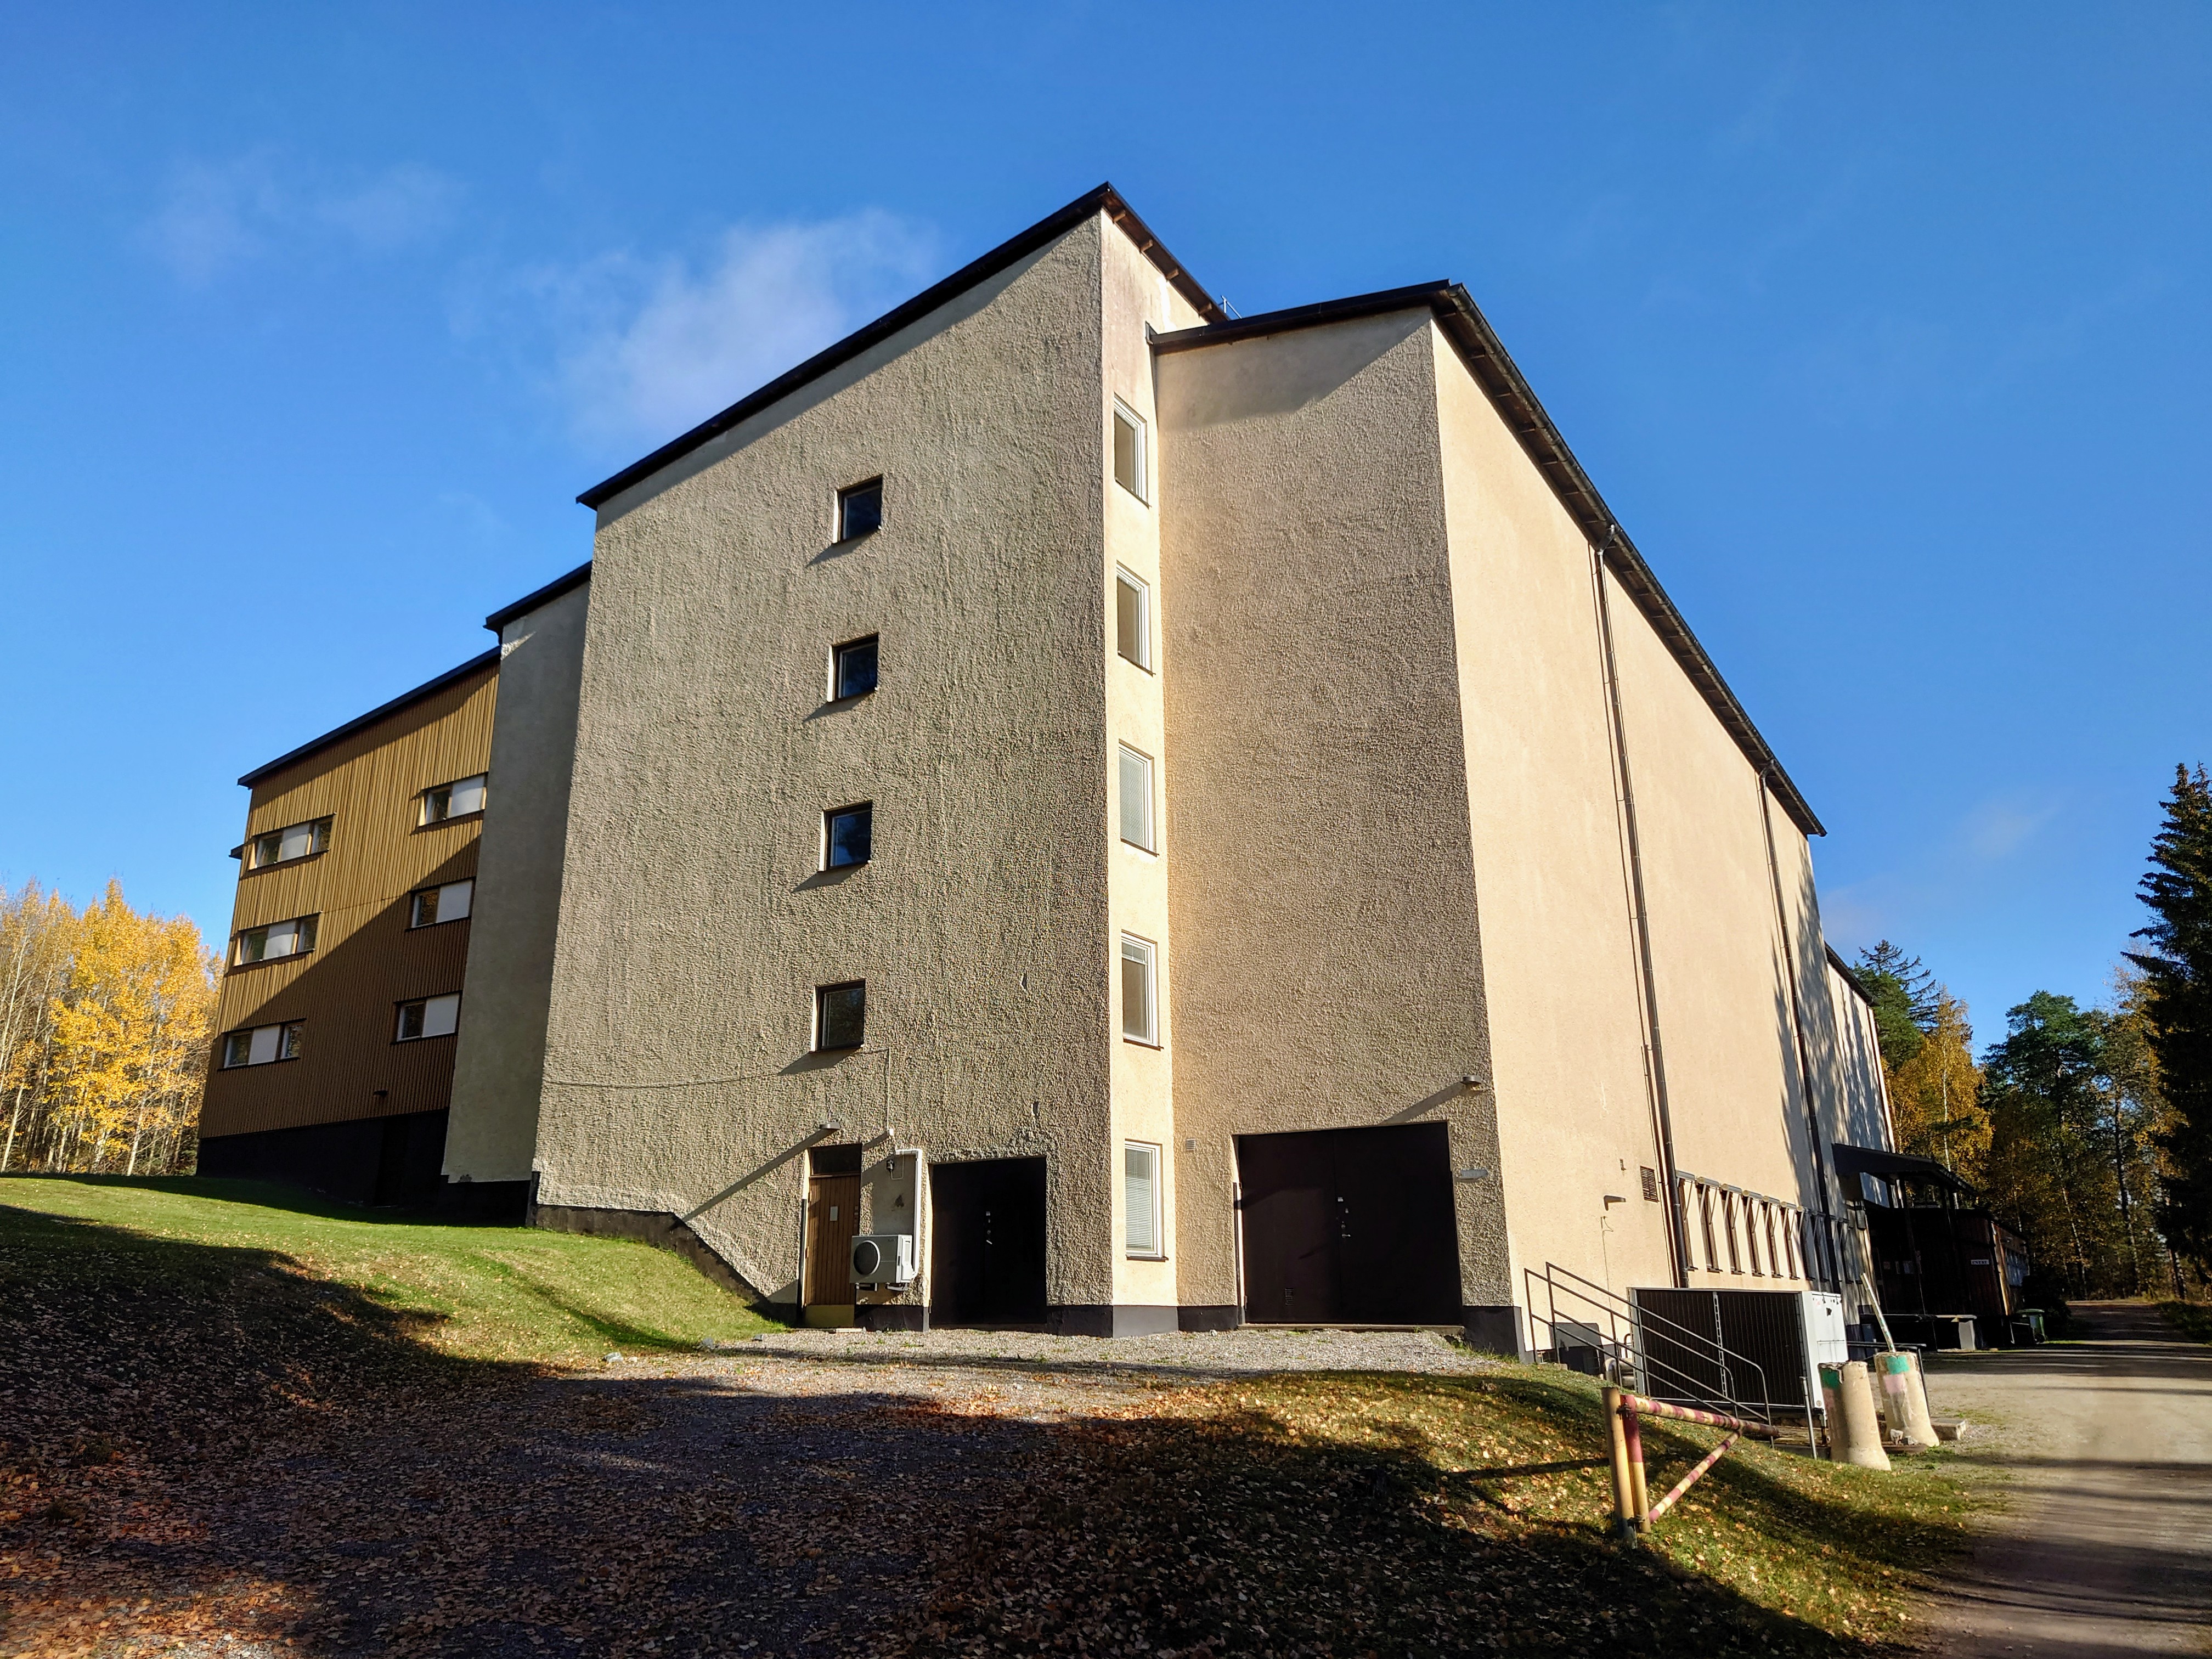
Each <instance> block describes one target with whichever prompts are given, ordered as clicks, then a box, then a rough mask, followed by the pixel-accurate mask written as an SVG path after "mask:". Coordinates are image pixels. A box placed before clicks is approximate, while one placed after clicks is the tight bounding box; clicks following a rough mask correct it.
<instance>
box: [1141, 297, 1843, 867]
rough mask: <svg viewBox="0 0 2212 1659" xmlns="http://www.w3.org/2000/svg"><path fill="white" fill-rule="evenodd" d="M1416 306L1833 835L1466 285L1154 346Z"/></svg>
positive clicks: (1739, 726) (1798, 809) (1744, 732)
mask: <svg viewBox="0 0 2212 1659" xmlns="http://www.w3.org/2000/svg"><path fill="white" fill-rule="evenodd" d="M1416 306H1423V307H1427V308H1428V309H1429V310H1430V311H1431V312H1432V313H1434V314H1435V316H1436V318H1437V324H1438V325H1439V326H1440V327H1442V328H1443V331H1444V337H1446V338H1447V339H1449V340H1450V341H1451V343H1452V346H1453V349H1455V350H1456V351H1457V352H1458V353H1459V356H1460V359H1461V361H1462V362H1464V363H1466V365H1467V367H1468V373H1470V374H1473V375H1474V378H1475V382H1476V384H1478V385H1479V386H1481V387H1482V389H1483V391H1484V392H1485V393H1486V394H1487V395H1488V397H1489V398H1490V400H1491V402H1492V404H1495V405H1496V406H1497V408H1498V412H1499V413H1500V414H1501V415H1503V416H1504V417H1505V421H1506V424H1507V425H1508V426H1510V427H1511V428H1513V434H1514V436H1515V437H1516V438H1517V439H1519V440H1520V442H1521V447H1522V449H1523V450H1524V451H1526V452H1527V453H1528V459H1530V460H1532V461H1534V463H1535V464H1536V470H1537V471H1540V472H1541V473H1542V474H1543V475H1544V476H1545V477H1546V478H1547V479H1548V480H1550V482H1551V485H1552V489H1553V493H1554V494H1555V495H1558V496H1559V500H1560V501H1562V502H1563V503H1564V504H1565V507H1566V508H1567V510H1568V511H1569V512H1570V513H1573V514H1574V516H1575V519H1576V521H1577V523H1578V524H1579V525H1580V526H1582V531H1583V535H1584V537H1586V538H1588V539H1589V544H1590V545H1591V546H1593V547H1595V548H1598V549H1600V550H1601V552H1602V554H1603V556H1604V559H1605V563H1606V568H1607V569H1608V570H1610V571H1612V572H1613V577H1614V579H1615V580H1618V581H1619V582H1620V585H1621V586H1622V587H1623V588H1624V589H1625V590H1626V592H1627V593H1628V596H1629V598H1630V599H1633V600H1634V601H1635V602H1636V607H1637V609H1638V611H1642V612H1643V613H1644V618H1645V620H1646V621H1648V622H1649V623H1650V624H1651V626H1652V628H1653V629H1654V630H1655V631H1656V633H1657V634H1658V635H1659V637H1660V639H1661V640H1662V641H1663V642H1664V643H1665V645H1666V647H1667V648H1668V651H1669V652H1670V653H1673V655H1674V660H1675V661H1676V662H1677V663H1679V664H1680V665H1681V667H1682V670H1683V671H1684V672H1685V673H1686V674H1687V675H1688V676H1689V677H1690V682H1691V684H1693V685H1695V686H1696V687H1697V688H1698V690H1699V694H1700V695H1701V696H1704V698H1705V702H1706V703H1707V704H1708V705H1709V706H1710V707H1711V709H1712V711H1713V713H1714V714H1717V715H1718V716H1719V717H1720V721H1721V724H1722V726H1724V727H1725V728H1726V729H1727V731H1728V732H1729V736H1730V737H1732V738H1735V743H1736V747H1737V748H1739V749H1741V750H1743V752H1744V754H1745V756H1746V757H1747V758H1748V759H1749V760H1750V761H1751V763H1753V765H1754V766H1756V767H1757V768H1758V769H1759V772H1760V774H1761V775H1762V776H1763V777H1764V779H1765V781H1766V784H1767V787H1769V788H1771V790H1772V791H1773V793H1774V797H1775V799H1777V800H1778V801H1780V802H1781V803H1782V809H1783V811H1786V812H1787V813H1789V814H1790V820H1791V821H1792V822H1793V823H1796V826H1797V827H1798V829H1801V830H1802V831H1803V832H1804V833H1805V834H1806V835H1808V836H1825V835H1826V834H1827V833H1828V832H1827V830H1826V828H1825V827H1824V826H1823V825H1822V824H1821V823H1820V818H1819V817H1818V816H1816V815H1815V814H1814V811H1813V808H1812V806H1811V805H1810V804H1809V803H1808V802H1807V800H1806V799H1805V797H1804V796H1803V794H1802V793H1800V792H1799V790H1798V788H1797V786H1796V783H1794V782H1792V781H1791V780H1790V775H1789V773H1788V772H1786V771H1784V769H1783V766H1782V763H1781V762H1780V761H1779V760H1778V759H1777V758H1776V757H1775V753H1774V750H1772V749H1771V747H1770V746H1769V745H1768V744H1767V741H1766V739H1765V738H1764V737H1762V736H1761V735H1760V734H1759V728H1758V726H1755V725H1753V723H1752V719H1751V716H1750V714H1747V712H1746V711H1745V709H1744V707H1743V704H1742V703H1741V702H1740V701H1739V700H1738V699H1737V697H1736V695H1735V691H1734V690H1731V689H1730V688H1729V683H1728V682H1727V681H1726V680H1725V679H1723V678H1722V677H1721V671H1720V669H1719V668H1718V667H1717V665H1715V664H1714V662H1713V659H1712V658H1711V656H1709V655H1708V654H1707V653H1706V652H1705V647H1704V646H1703V645H1701V644H1699V641H1698V636H1697V635H1695V634H1693V633H1692V632H1691V631H1690V624H1689V623H1687V622H1686V621H1684V620H1683V617H1682V613H1681V612H1680V611H1677V610H1676V609H1675V608H1674V600H1672V599H1669V598H1668V597H1667V590H1666V589H1665V588H1663V587H1662V586H1660V585H1659V578H1658V577H1657V576H1656V574H1653V573H1652V569H1651V567H1650V565H1649V564H1647V563H1645V562H1644V556H1643V555H1642V554H1641V553H1639V552H1638V551H1637V550H1636V544H1635V543H1633V542H1632V541H1631V540H1630V539H1629V538H1628V532H1626V531H1625V530H1623V529H1621V528H1620V521H1619V520H1616V519H1615V518H1614V517H1613V509H1612V508H1611V507H1607V505H1606V503H1605V497H1604V496H1602V495H1599V494H1598V489H1597V485H1596V484H1595V483H1593V482H1591V479H1590V476H1589V473H1587V472H1585V471H1583V464H1582V463H1581V462H1580V461H1578V460H1577V459H1575V453H1574V451H1572V450H1571V449H1570V448H1568V447H1567V441H1566V440H1565V438H1564V437H1562V436H1561V435H1559V428H1558V427H1556V426H1554V425H1553V423H1552V417H1551V416H1550V415H1548V414H1547V413H1546V412H1545V410H1544V406H1543V404H1541V403H1540V402H1538V401H1537V398H1536V394H1535V392H1534V390H1533V389H1532V388H1531V387H1530V386H1529V385H1528V379H1527V377H1526V376H1525V375H1523V374H1522V373H1521V370H1520V368H1519V366H1518V365H1516V363H1515V362H1514V361H1513V358H1512V356H1511V355H1510V353H1508V352H1507V351H1506V349H1505V346H1504V342H1502V341H1501V340H1499V339H1498V334H1497V331H1496V330H1494V329H1492V327H1491V325H1490V320H1489V319H1487V318H1486V317H1485V316H1484V315H1483V314H1482V311H1481V308H1480V307H1478V306H1477V305H1476V304H1475V303H1474V298H1473V296H1471V295H1469V294H1468V291H1467V289H1465V288H1463V287H1462V286H1461V285H1460V284H1459V283H1416V284H1415V285H1414V286H1413V287H1411V288H1395V289H1384V290H1383V292H1381V293H1378V294H1361V295H1352V297H1350V298H1348V299H1343V300H1329V301H1323V302H1322V303H1321V304H1319V305H1310V306H1298V307H1294V308H1292V309H1291V310H1287V311H1271V312H1267V313H1262V314H1261V315H1259V316H1256V317H1240V318H1238V319H1237V320H1236V321H1234V322H1231V323H1225V324H1216V325H1213V326H1212V327H1211V328H1187V329H1180V330H1178V331H1176V332H1175V333H1173V334H1162V335H1158V336H1156V337H1154V338H1153V341H1152V349H1154V350H1156V351H1188V350H1190V349H1194V348H1195V347H1199V346H1209V345H1226V344H1229V343H1231V342H1232V341H1236V340H1247V339H1252V338H1254V337H1257V336H1261V335H1266V334H1279V333H1283V332H1285V331H1289V330H1291V329H1297V328H1313V327H1317V326H1319V325H1322V324H1324V323H1340V322H1348V321H1351V320H1352V319H1355V318H1359V317H1372V316H1379V315H1381V314H1383V313H1386V312H1392V311H1405V310H1410V309H1412V308H1413V307H1416Z"/></svg>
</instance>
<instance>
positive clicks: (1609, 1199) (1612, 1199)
mask: <svg viewBox="0 0 2212 1659" xmlns="http://www.w3.org/2000/svg"><path fill="white" fill-rule="evenodd" d="M1627 1202H1628V1200H1626V1199H1625V1198H1623V1197H1622V1196H1621V1195H1620V1194H1619V1193H1607V1194H1606V1195H1605V1207H1606V1208H1607V1209H1608V1210H1609V1209H1611V1208H1612V1207H1613V1206H1614V1205H1616V1204H1626V1203H1627Z"/></svg>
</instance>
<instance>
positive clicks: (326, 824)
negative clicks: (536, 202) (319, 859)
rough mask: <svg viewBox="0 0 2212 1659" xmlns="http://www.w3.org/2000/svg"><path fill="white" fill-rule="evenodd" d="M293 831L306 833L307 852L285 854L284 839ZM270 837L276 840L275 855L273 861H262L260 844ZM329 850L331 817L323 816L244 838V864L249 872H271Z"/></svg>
mask: <svg viewBox="0 0 2212 1659" xmlns="http://www.w3.org/2000/svg"><path fill="white" fill-rule="evenodd" d="M295 829H304V830H306V831H307V850H306V851H305V852H301V853H290V854H287V853H285V852H284V851H283V842H284V837H285V836H289V835H290V834H291V833H292V832H293V831H294V830H295ZM271 837H274V838H275V839H276V844H277V849H278V850H277V854H276V857H275V858H273V859H264V858H263V857H262V856H261V843H262V842H264V841H268V840H270V838H271ZM330 849H331V817H330V815H329V814H325V815H324V816H323V817H319V818H303V819H301V821H300V822H299V823H287V824H284V825H282V826H281V827H279V828H277V829H264V830H263V831H262V832H261V833H260V834H259V835H258V836H247V837H246V860H245V863H246V868H247V869H249V870H273V869H274V868H276V866H278V865H280V864H296V863H298V862H299V861H300V860H301V859H311V858H313V857H314V856H315V855H316V854H318V853H327V852H329V851H330Z"/></svg>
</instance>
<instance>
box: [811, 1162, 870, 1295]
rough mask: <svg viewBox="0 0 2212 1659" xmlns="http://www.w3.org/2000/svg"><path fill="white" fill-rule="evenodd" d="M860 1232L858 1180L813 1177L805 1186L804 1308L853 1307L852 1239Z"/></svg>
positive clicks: (836, 1177)
mask: <svg viewBox="0 0 2212 1659" xmlns="http://www.w3.org/2000/svg"><path fill="white" fill-rule="evenodd" d="M859 1231H860V1176H856V1175H842V1176H814V1177H813V1178H812V1179H811V1181H809V1182H807V1183H806V1304H807V1306H809V1307H830V1308H845V1307H850V1306H851V1305H852V1304H853V1238H854V1235H855V1234H857V1233H858V1232H859Z"/></svg>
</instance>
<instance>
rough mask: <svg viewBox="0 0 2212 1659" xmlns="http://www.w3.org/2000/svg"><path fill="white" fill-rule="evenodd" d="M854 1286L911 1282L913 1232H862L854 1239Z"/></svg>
mask: <svg viewBox="0 0 2212 1659" xmlns="http://www.w3.org/2000/svg"><path fill="white" fill-rule="evenodd" d="M853 1282H854V1284H855V1285H911V1284H912V1283H914V1235H913V1234H912V1233H861V1234H860V1235H859V1236H857V1237H855V1238H854V1240H853Z"/></svg>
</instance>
